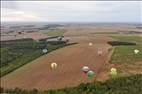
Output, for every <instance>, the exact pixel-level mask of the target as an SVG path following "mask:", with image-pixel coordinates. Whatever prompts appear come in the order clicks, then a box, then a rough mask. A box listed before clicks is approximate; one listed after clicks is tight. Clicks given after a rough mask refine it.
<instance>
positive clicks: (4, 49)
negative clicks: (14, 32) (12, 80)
mask: <svg viewBox="0 0 142 94" xmlns="http://www.w3.org/2000/svg"><path fill="white" fill-rule="evenodd" d="M65 45H66V44H57V45H51V44H47V43H43V42H36V41H34V40H32V39H20V40H15V41H7V42H1V58H0V60H1V65H0V71H1V75H0V76H4V75H6V74H8V73H10V72H12V71H14V70H16V69H17V68H19V67H21V66H23V65H25V64H27V63H29V62H31V61H32V60H34V59H36V58H38V57H40V56H41V55H44V54H43V52H42V49H48V52H51V51H53V50H55V49H57V48H60V47H63V46H65Z"/></svg>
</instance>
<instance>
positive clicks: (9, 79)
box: [1, 31, 112, 90]
mask: <svg viewBox="0 0 142 94" xmlns="http://www.w3.org/2000/svg"><path fill="white" fill-rule="evenodd" d="M74 32H75V31H73V32H72V31H69V32H67V33H66V34H65V36H67V37H70V40H71V41H73V42H78V44H76V45H72V46H68V47H64V48H61V49H59V50H56V51H53V52H51V53H49V54H47V55H44V56H42V57H40V58H38V59H36V60H34V61H33V62H31V63H29V64H27V65H25V66H23V67H21V68H19V69H17V70H16V71H14V72H12V73H10V74H8V75H6V76H4V77H2V78H1V85H2V87H5V88H15V87H20V88H24V89H33V88H37V89H40V90H45V89H46V90H47V89H55V88H64V87H71V86H76V85H79V84H80V83H87V82H93V81H94V80H96V79H99V78H98V77H102V76H98V75H99V73H100V71H101V69H102V68H103V67H104V65H105V63H106V61H107V60H108V56H109V54H110V53H109V52H108V49H109V48H110V47H111V46H110V45H108V44H107V43H106V42H107V41H108V40H112V39H111V38H109V37H107V36H104V35H92V34H90V33H86V32H85V33H83V32H81V31H76V32H78V35H76V36H75V35H73V34H72V33H74ZM79 33H80V35H81V36H79ZM89 42H92V43H93V45H92V46H89V45H88V43H89ZM98 49H101V50H102V51H103V55H102V56H98V55H97V51H98ZM52 62H56V63H57V64H58V67H57V69H56V70H52V69H51V68H50V64H51V63H52ZM83 66H89V67H90V69H91V70H93V71H94V72H95V77H93V78H89V77H87V75H86V74H84V73H83V72H82V70H81V69H82V67H83ZM100 79H105V78H104V77H103V78H100Z"/></svg>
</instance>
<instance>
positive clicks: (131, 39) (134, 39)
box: [111, 35, 142, 43]
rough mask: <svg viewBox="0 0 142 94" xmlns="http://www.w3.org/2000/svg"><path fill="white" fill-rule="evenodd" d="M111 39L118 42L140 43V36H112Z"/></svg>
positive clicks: (141, 37)
mask: <svg viewBox="0 0 142 94" xmlns="http://www.w3.org/2000/svg"><path fill="white" fill-rule="evenodd" d="M111 37H112V38H115V39H118V40H120V41H128V42H137V43H142V36H138V35H113V36H111Z"/></svg>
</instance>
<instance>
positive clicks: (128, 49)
mask: <svg viewBox="0 0 142 94" xmlns="http://www.w3.org/2000/svg"><path fill="white" fill-rule="evenodd" d="M134 49H138V50H140V52H139V53H138V54H134ZM113 51H114V52H113V54H112V56H111V59H110V61H109V62H110V63H115V64H119V63H121V64H122V63H135V62H138V61H142V45H135V46H114V47H113Z"/></svg>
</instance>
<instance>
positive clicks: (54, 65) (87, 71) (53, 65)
mask: <svg viewBox="0 0 142 94" xmlns="http://www.w3.org/2000/svg"><path fill="white" fill-rule="evenodd" d="M92 45H93V43H91V42H90V43H89V46H92ZM42 52H43V53H44V54H46V53H48V49H47V48H45V49H43V50H42ZM139 52H140V51H139V50H138V49H134V54H138V53H139ZM97 54H98V55H99V56H101V55H102V51H101V50H98V52H97ZM57 66H58V65H57V63H55V62H53V63H51V65H50V67H51V69H56V68H57ZM82 71H83V72H84V73H85V74H87V76H88V77H90V78H91V77H94V72H93V71H92V70H90V68H89V67H88V66H83V67H82ZM110 75H111V76H112V77H117V75H118V72H117V69H116V68H111V70H110Z"/></svg>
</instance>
